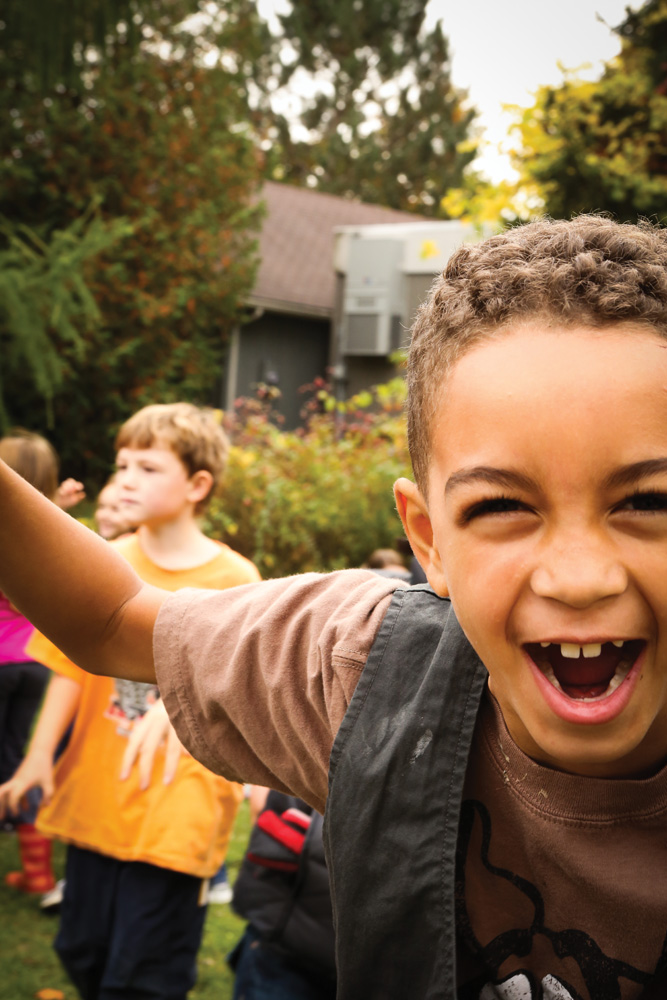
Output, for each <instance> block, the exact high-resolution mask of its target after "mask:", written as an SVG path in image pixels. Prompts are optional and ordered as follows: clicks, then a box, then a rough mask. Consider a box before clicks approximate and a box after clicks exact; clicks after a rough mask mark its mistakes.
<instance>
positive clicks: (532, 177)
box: [515, 0, 667, 221]
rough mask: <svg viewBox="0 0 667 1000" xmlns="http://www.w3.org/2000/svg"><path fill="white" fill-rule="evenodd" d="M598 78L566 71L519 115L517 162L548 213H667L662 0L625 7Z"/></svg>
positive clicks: (665, 12) (665, 2)
mask: <svg viewBox="0 0 667 1000" xmlns="http://www.w3.org/2000/svg"><path fill="white" fill-rule="evenodd" d="M614 30H615V31H616V32H617V34H618V35H619V36H620V38H621V43H622V48H621V52H620V55H619V56H618V57H617V58H616V59H613V60H612V61H611V62H610V63H608V65H607V66H606V69H605V71H604V73H603V75H602V77H601V79H600V80H599V81H596V82H589V81H583V80H581V79H579V78H577V76H576V75H571V74H568V75H566V77H565V79H564V81H563V83H562V84H561V85H560V86H558V87H542V88H541V89H540V90H539V91H538V93H537V96H536V100H535V103H534V105H532V106H531V107H529V108H526V109H524V110H523V112H522V113H521V117H520V120H519V123H518V126H517V129H518V136H519V139H520V146H519V148H518V149H517V150H516V152H515V162H516V165H517V166H518V168H519V169H520V171H521V173H522V177H523V179H524V181H526V182H528V183H532V184H535V185H536V186H537V188H538V190H539V192H540V194H541V195H542V198H543V200H544V207H545V210H546V211H547V212H548V213H549V214H551V215H553V216H556V217H563V218H568V217H570V216H571V215H573V214H574V213H577V212H582V211H595V210H606V211H609V212H612V213H613V214H614V215H615V216H617V217H618V218H620V219H622V220H629V221H634V220H636V219H637V217H638V216H656V217H657V218H658V219H665V218H667V0H649V2H648V3H645V4H644V5H643V6H642V7H641V8H640V9H639V10H637V11H635V12H632V11H628V13H627V16H626V18H625V20H624V21H623V23H622V24H621V25H619V26H618V27H617V28H615V29H614Z"/></svg>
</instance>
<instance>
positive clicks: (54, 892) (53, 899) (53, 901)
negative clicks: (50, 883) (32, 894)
mask: <svg viewBox="0 0 667 1000" xmlns="http://www.w3.org/2000/svg"><path fill="white" fill-rule="evenodd" d="M64 892H65V879H64V878H61V879H59V881H58V882H56V884H55V885H54V887H53V889H51V891H50V892H45V893H44V895H43V896H42V898H41V899H40V901H39V907H40V909H41V910H44V911H46V912H47V913H48V912H49V910H57V909H58V907H59V906H60V904H61V903H62V901H63V894H64Z"/></svg>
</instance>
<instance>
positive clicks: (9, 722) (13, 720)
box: [0, 661, 49, 823]
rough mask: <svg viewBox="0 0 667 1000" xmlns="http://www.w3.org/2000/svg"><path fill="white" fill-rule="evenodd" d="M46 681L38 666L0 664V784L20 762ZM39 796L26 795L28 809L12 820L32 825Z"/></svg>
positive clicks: (31, 664)
mask: <svg viewBox="0 0 667 1000" xmlns="http://www.w3.org/2000/svg"><path fill="white" fill-rule="evenodd" d="M48 680H49V671H48V670H47V668H46V667H45V666H44V665H43V664H41V663H34V662H32V661H28V662H27V663H1V664H0V784H2V783H3V782H5V781H9V779H10V778H11V777H12V775H13V774H14V772H15V771H16V769H17V767H18V766H19V764H20V763H21V761H22V760H23V754H24V751H25V746H26V743H27V742H28V737H29V736H30V727H31V726H32V720H33V719H34V717H35V713H36V712H37V709H38V708H39V706H40V703H41V701H42V697H43V695H44V690H45V688H46V685H47V683H48ZM38 803H39V794H38V793H36V792H35V793H33V794H32V795H29V796H28V808H27V809H21V811H20V812H19V814H18V816H17V817H15V818H14V820H15V822H18V823H34V821H35V814H36V812H37V805H38Z"/></svg>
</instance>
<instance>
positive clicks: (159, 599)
mask: <svg viewBox="0 0 667 1000" xmlns="http://www.w3.org/2000/svg"><path fill="white" fill-rule="evenodd" d="M666 275H667V236H666V235H665V233H664V231H662V230H659V229H657V228H654V227H652V226H650V225H648V224H644V225H642V226H639V227H632V226H620V225H618V224H616V223H613V222H611V221H610V220H607V219H602V218H590V217H581V218H579V219H575V220H573V221H572V222H551V221H542V222H537V223H534V224H531V225H528V226H525V227H523V228H519V229H514V230H510V231H508V232H507V233H503V234H501V235H499V236H496V237H493V238H491V239H490V240H486V241H484V242H483V243H480V244H477V245H475V246H467V247H462V248H461V249H460V250H459V251H457V252H456V253H455V254H454V255H453V257H452V258H451V260H450V262H449V264H448V266H447V269H446V271H445V272H444V274H443V276H442V277H441V279H439V281H438V282H437V283H436V285H435V286H434V289H433V291H432V293H431V296H430V298H429V300H428V302H427V303H425V305H424V306H423V307H422V310H421V312H420V315H419V317H418V319H417V322H416V324H415V328H414V331H413V337H412V345H411V351H410V363H409V389H410V392H409V404H408V418H409V439H410V449H411V456H412V460H413V466H414V469H415V476H416V483H411V482H409V481H408V480H400V481H399V482H398V483H397V484H396V501H397V505H398V509H399V513H400V514H401V518H402V520H403V524H404V526H405V530H406V533H407V535H408V538H409V540H410V542H411V545H412V548H413V551H414V552H415V554H416V555H417V557H418V559H419V561H420V563H421V564H422V566H423V567H424V569H425V571H426V574H427V577H428V580H429V583H430V585H431V586H430V588H426V587H417V588H405V587H404V586H403V585H402V584H400V583H398V582H397V581H392V580H389V579H385V578H379V577H377V576H373V575H372V574H367V573H365V572H363V571H345V572H343V573H339V574H330V575H329V576H315V575H309V576H305V577H300V578H299V577H297V578H292V579H288V580H276V581H270V582H268V583H265V584H260V585H257V586H251V587H246V588H241V589H239V590H237V591H233V592H229V593H227V594H203V593H199V592H196V591H189V592H187V593H181V594H177V595H172V596H167V595H164V594H162V593H161V592H160V591H158V590H155V589H149V588H146V587H141V586H140V585H139V584H138V582H137V581H136V580H135V579H134V578H133V577H132V576H131V575H128V574H127V573H126V572H125V571H124V570H123V568H122V567H121V566H120V565H119V564H117V563H116V562H115V561H114V560H113V559H112V558H111V556H110V554H108V553H106V551H105V553H104V555H103V554H102V552H101V551H100V553H99V554H98V552H97V550H96V549H93V547H92V545H91V544H90V542H89V540H86V546H85V560H84V554H83V553H84V545H83V538H82V539H81V541H80V543H79V547H78V548H77V539H78V538H79V535H78V533H77V532H76V528H75V527H73V526H70V525H69V523H68V522H67V521H66V520H63V518H62V517H60V516H59V515H58V514H57V512H53V511H51V510H47V508H46V507H44V505H43V504H41V503H40V500H39V498H38V497H35V496H33V495H32V494H30V493H29V492H28V490H27V489H26V488H25V487H24V486H23V485H22V484H20V483H18V482H16V481H15V480H13V479H12V477H11V474H10V473H9V472H6V471H5V470H0V475H1V479H0V544H2V547H3V553H6V555H5V558H4V559H3V566H2V568H1V569H0V587H1V588H2V589H3V590H4V591H6V592H7V593H9V594H10V596H11V598H12V600H13V601H14V603H16V604H17V605H18V606H19V607H22V609H23V610H24V611H27V612H28V613H30V614H31V615H32V616H33V617H34V620H35V622H36V624H37V625H38V627H40V628H42V630H44V631H47V632H50V633H51V634H52V635H53V636H54V637H55V638H56V641H58V642H59V644H61V645H63V646H64V647H65V648H67V647H69V649H70V650H71V654H70V655H72V656H73V657H74V658H77V661H78V662H80V663H82V664H83V665H84V666H85V667H87V668H88V669H91V670H94V671H98V672H102V673H104V672H108V673H112V674H113V673H114V670H115V669H116V668H115V663H116V661H117V658H118V651H119V650H121V651H122V652H123V653H124V656H123V662H124V670H125V672H126V674H127V676H129V677H134V678H136V679H141V680H150V679H151V678H152V676H153V673H152V671H153V668H154V669H155V670H156V672H157V677H158V682H159V685H160V690H161V693H162V696H163V700H164V703H165V705H166V707H167V709H168V710H169V713H170V716H171V719H172V722H173V723H174V726H175V727H176V729H177V732H178V733H179V736H180V738H181V739H182V741H183V742H184V744H185V745H186V746H187V747H188V749H189V750H190V751H191V752H192V753H193V754H194V756H195V757H197V758H198V759H199V760H201V761H202V762H203V763H205V764H206V765H207V766H209V767H211V768H212V769H213V770H216V771H218V772H220V773H224V774H225V775H227V776H228V777H231V778H243V779H245V780H250V781H253V782H255V783H258V784H266V785H270V786H273V787H277V788H279V789H284V790H289V791H291V792H293V793H294V794H297V795H299V796H301V797H302V798H304V799H306V800H307V801H309V802H310V803H312V804H313V805H314V806H315V807H316V808H319V809H323V808H324V806H325V804H326V810H327V812H326V821H325V822H326V834H327V850H328V863H329V870H330V877H331V882H332V895H333V899H334V907H335V911H336V919H337V955H338V976H339V995H340V997H342V998H345V1000H350V998H354V1000H368V998H378V1000H385V998H396V1000H403V998H406V997H410V998H413V997H415V998H429V1000H431V998H452V997H454V996H458V997H459V998H465V1000H468V998H475V1000H478V998H479V1000H491V998H493V997H500V998H503V1000H509V998H515V997H518V998H521V1000H540V998H559V1000H566V998H568V997H572V998H590V1000H611V998H619V1000H621V998H622V1000H630V998H639V997H642V998H644V1000H648V998H649V997H662V996H664V995H665V993H666V991H667V949H666V947H665V942H666V939H667V865H666V864H665V862H666V861H667V846H666V845H667V838H666V836H665V834H666V832H667V768H665V762H666V761H667V724H666V723H667V587H665V584H664V577H665V565H666V564H667V278H666ZM35 520H36V521H37V522H38V523H39V525H40V530H39V535H40V539H41V545H42V547H43V549H44V550H45V553H43V555H42V566H46V568H47V570H48V573H47V574H46V575H47V576H50V575H51V574H52V573H53V574H55V573H56V572H57V573H58V575H59V576H61V577H65V576H66V580H67V587H66V588H65V586H63V588H62V589H63V593H64V595H65V596H64V597H63V600H62V601H60V603H59V613H58V614H57V615H56V614H54V611H53V605H52V604H50V603H49V601H47V600H46V595H45V589H44V588H43V586H42V584H41V581H39V580H38V581H35V580H34V579H33V577H34V574H31V573H30V571H29V568H27V567H26V562H25V551H24V549H25V546H26V545H27V544H33V543H32V540H28V539H27V537H26V536H27V535H28V530H27V524H28V523H31V522H33V523H34V522H35ZM19 539H20V542H19V541H18V540H19ZM54 539H57V540H58V541H57V544H56V542H55V541H54ZM63 548H66V551H67V553H68V560H73V561H74V562H75V563H80V562H82V561H85V563H86V564H87V566H88V567H89V568H88V582H89V591H88V592H86V593H85V595H84V593H83V592H82V591H81V588H80V587H79V585H78V581H77V580H76V579H75V577H76V576H77V574H76V573H72V572H71V567H70V566H69V565H65V566H64V565H63V557H62V555H61V551H62V549H63ZM93 565H95V566H96V567H97V566H100V565H103V567H104V570H103V574H104V575H103V579H104V583H103V584H101V583H100V582H99V580H97V582H93V580H92V579H91V574H92V570H91V569H90V567H91V566H93ZM83 571H84V570H83V567H82V572H83ZM96 572H99V570H97V571H96ZM101 575H102V574H100V576H101ZM84 596H85V600H86V603H87V604H88V606H89V610H88V614H87V616H86V620H85V622H83V624H82V617H83V616H82V615H81V612H80V610H79V609H77V608H76V607H74V606H73V605H74V603H75V602H76V601H78V600H83V598H84ZM151 640H152V642H153V648H151Z"/></svg>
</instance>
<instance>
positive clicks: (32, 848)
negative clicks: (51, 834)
mask: <svg viewBox="0 0 667 1000" xmlns="http://www.w3.org/2000/svg"><path fill="white" fill-rule="evenodd" d="M16 833H17V835H18V839H19V853H20V855H21V865H22V869H21V871H20V872H8V873H7V874H6V875H5V885H8V886H10V887H11V888H12V889H18V890H19V891H20V892H29V893H35V894H37V895H42V894H43V893H45V892H50V891H51V889H53V887H54V886H55V884H56V880H55V878H54V875H53V871H52V870H51V841H50V840H49V839H48V837H43V836H42V835H41V833H38V832H37V830H36V829H35V827H34V826H33V825H32V823H21V824H20V825H19V826H17V828H16Z"/></svg>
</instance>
